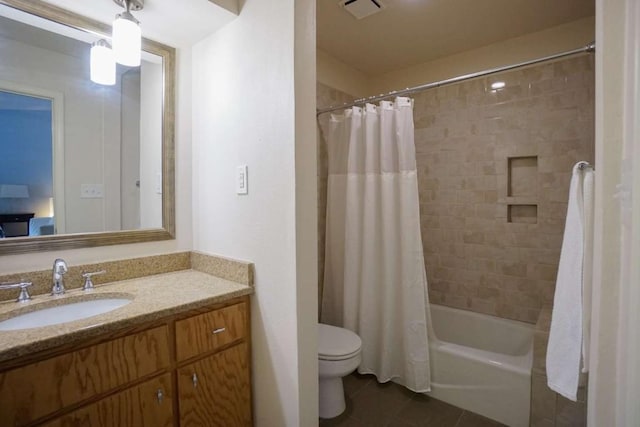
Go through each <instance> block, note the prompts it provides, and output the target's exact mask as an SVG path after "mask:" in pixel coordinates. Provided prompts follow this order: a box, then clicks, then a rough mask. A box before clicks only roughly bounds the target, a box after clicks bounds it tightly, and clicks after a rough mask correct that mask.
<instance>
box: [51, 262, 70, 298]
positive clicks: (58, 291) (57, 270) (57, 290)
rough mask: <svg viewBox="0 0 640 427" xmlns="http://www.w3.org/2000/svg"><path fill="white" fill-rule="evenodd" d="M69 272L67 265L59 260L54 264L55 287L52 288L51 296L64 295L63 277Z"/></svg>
mask: <svg viewBox="0 0 640 427" xmlns="http://www.w3.org/2000/svg"><path fill="white" fill-rule="evenodd" d="M67 271H68V268H67V263H66V262H65V261H64V260H63V259H60V258H58V259H57V260H55V261H54V262H53V287H52V288H51V295H62V294H64V280H63V278H62V276H64V274H65V273H66V272H67Z"/></svg>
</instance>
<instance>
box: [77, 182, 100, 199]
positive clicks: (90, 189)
mask: <svg viewBox="0 0 640 427" xmlns="http://www.w3.org/2000/svg"><path fill="white" fill-rule="evenodd" d="M103 197H104V185H103V184H80V198H81V199H102V198H103Z"/></svg>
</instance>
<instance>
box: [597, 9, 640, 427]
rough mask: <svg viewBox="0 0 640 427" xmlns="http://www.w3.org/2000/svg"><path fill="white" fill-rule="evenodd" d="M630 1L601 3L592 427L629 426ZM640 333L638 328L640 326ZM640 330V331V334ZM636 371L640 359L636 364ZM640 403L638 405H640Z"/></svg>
mask: <svg viewBox="0 0 640 427" xmlns="http://www.w3.org/2000/svg"><path fill="white" fill-rule="evenodd" d="M625 13H626V11H625V2H624V1H619V2H610V1H606V0H597V1H596V16H597V21H596V24H597V28H596V37H597V43H598V45H597V48H596V174H595V177H596V181H595V203H596V210H595V215H594V222H595V224H594V229H595V234H594V269H593V287H594V294H593V313H592V329H591V367H590V374H589V394H588V398H589V400H588V406H587V408H588V425H590V426H623V425H624V424H623V423H621V422H620V421H619V418H618V417H620V416H621V415H622V414H619V413H618V411H617V407H616V405H617V402H618V401H620V400H621V399H623V396H619V395H617V390H618V387H617V382H618V375H625V373H624V372H619V371H618V369H619V367H618V361H619V360H620V358H621V357H624V356H623V355H620V354H618V351H617V349H618V348H619V347H618V346H619V343H618V331H619V327H620V325H619V323H618V313H619V309H620V307H619V304H620V302H619V298H620V293H621V284H620V246H621V240H620V218H621V215H620V203H619V200H618V198H617V197H615V195H616V193H617V188H616V186H617V185H618V184H619V183H620V178H621V171H622V163H621V162H622V145H623V144H622V141H623V131H624V123H623V117H624V104H623V100H624V92H623V91H624V80H623V71H624V34H625V25H624V24H625ZM636 328H637V325H636ZM636 330H637V329H636ZM636 366H638V365H637V360H636ZM636 403H637V402H636Z"/></svg>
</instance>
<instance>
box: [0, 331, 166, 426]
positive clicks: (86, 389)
mask: <svg viewBox="0 0 640 427" xmlns="http://www.w3.org/2000/svg"><path fill="white" fill-rule="evenodd" d="M168 338H169V337H168V327H167V326H166V325H165V326H160V327H157V328H154V329H150V330H147V331H144V332H140V333H137V334H133V335H129V336H126V337H122V338H117V339H114V340H111V341H107V342H104V343H100V344H97V345H94V346H91V347H87V348H84V349H82V350H77V351H73V352H70V353H67V354H63V355H60V356H56V357H53V358H50V359H46V360H43V361H42V362H37V363H33V364H31V365H27V366H23V367H20V368H16V369H12V370H9V371H6V372H3V373H0V414H2V424H3V425H11V426H20V425H24V424H27V423H29V422H31V421H34V420H37V419H38V418H40V417H43V416H45V415H47V414H51V413H53V412H55V411H58V410H60V409H62V408H65V407H67V406H69V405H72V404H75V403H78V402H81V401H83V400H85V399H88V398H90V397H93V396H95V395H96V394H100V393H104V392H107V391H109V390H112V389H114V388H116V387H118V386H121V385H125V384H127V383H129V382H131V381H133V380H135V379H138V378H141V377H144V376H145V375H150V374H153V373H154V372H158V371H160V370H162V369H165V368H167V367H168V366H169V351H168V349H169V346H168Z"/></svg>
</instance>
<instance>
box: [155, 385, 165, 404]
mask: <svg viewBox="0 0 640 427" xmlns="http://www.w3.org/2000/svg"><path fill="white" fill-rule="evenodd" d="M156 395H157V397H158V403H162V401H163V400H164V393H163V392H162V389H161V388H159V389H158V392H157V394H156Z"/></svg>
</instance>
